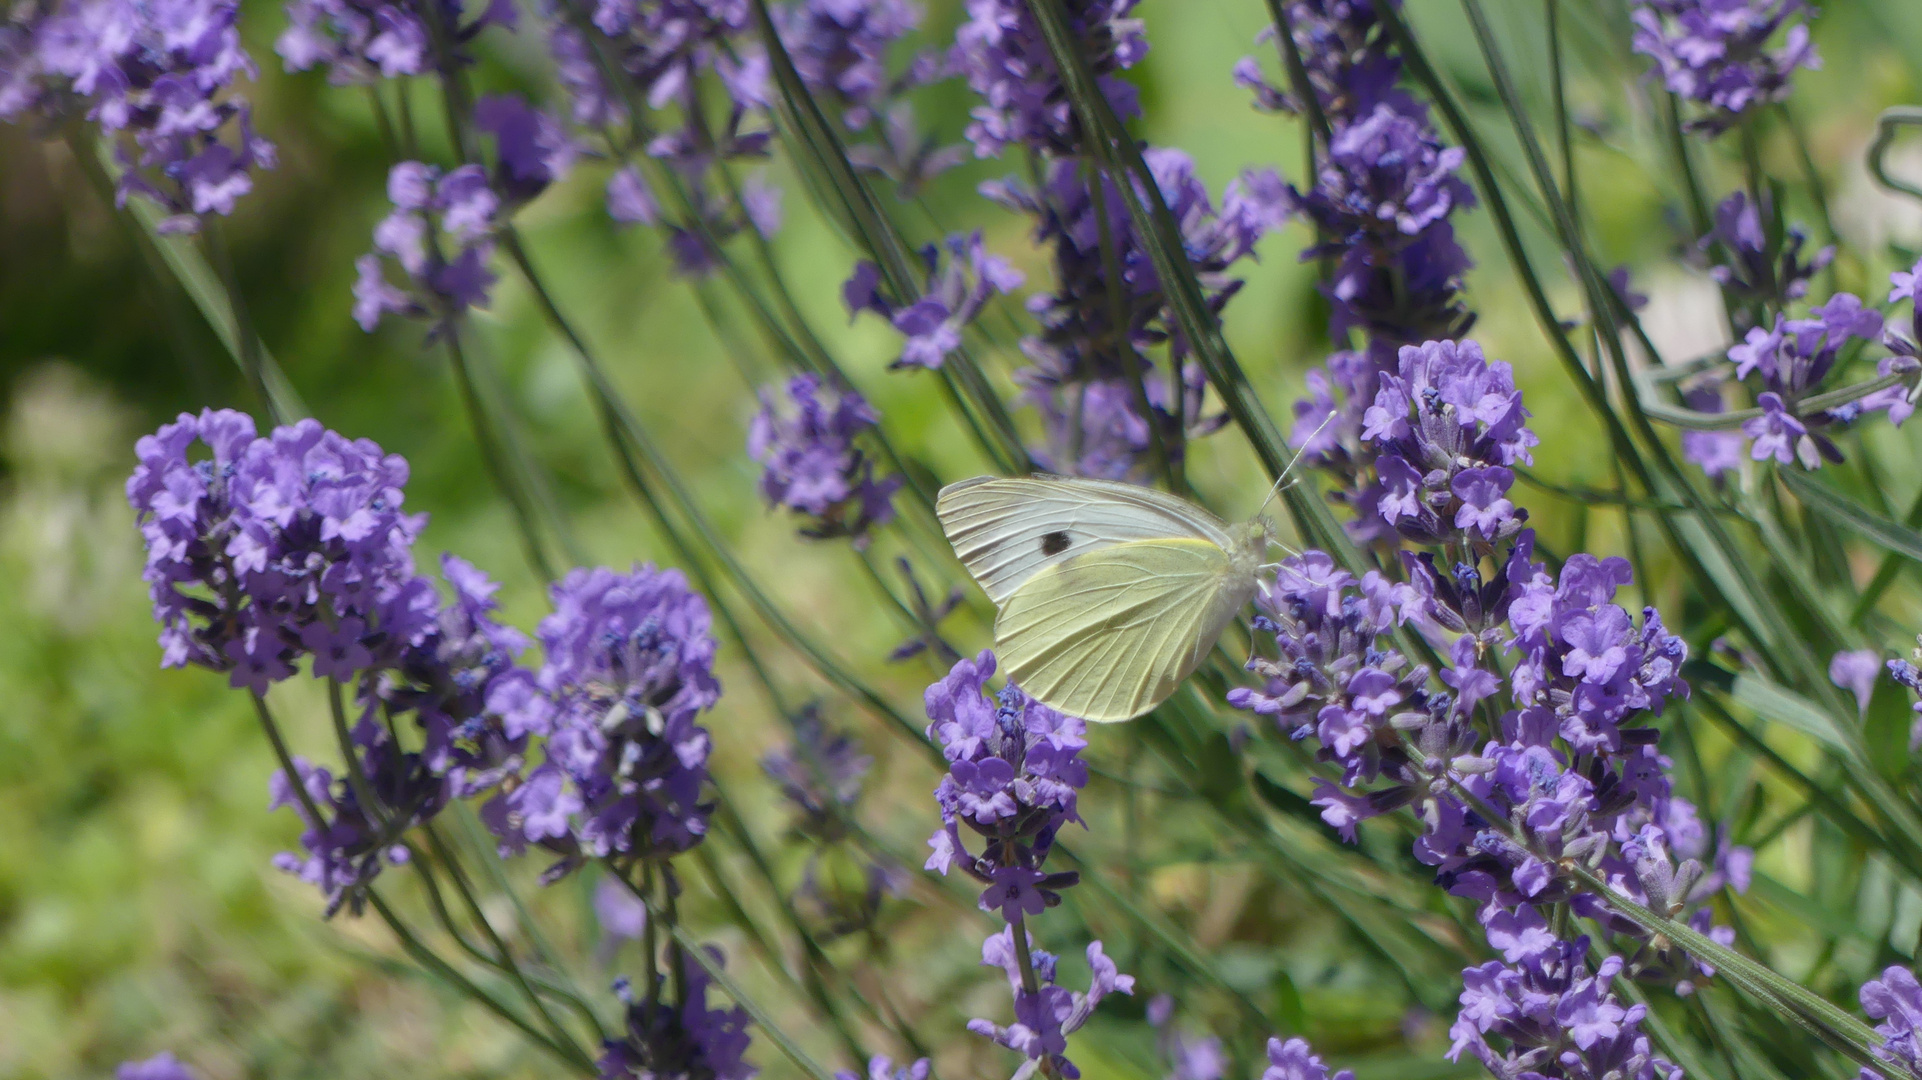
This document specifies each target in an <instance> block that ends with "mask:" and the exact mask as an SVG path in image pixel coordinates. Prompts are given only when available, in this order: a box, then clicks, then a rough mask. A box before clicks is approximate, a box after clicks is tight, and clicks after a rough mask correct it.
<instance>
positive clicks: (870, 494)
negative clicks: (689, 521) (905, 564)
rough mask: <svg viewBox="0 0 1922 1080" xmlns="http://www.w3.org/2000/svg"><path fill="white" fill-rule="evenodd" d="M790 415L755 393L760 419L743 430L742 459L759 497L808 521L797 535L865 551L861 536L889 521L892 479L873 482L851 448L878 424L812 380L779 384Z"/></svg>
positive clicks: (844, 396)
mask: <svg viewBox="0 0 1922 1080" xmlns="http://www.w3.org/2000/svg"><path fill="white" fill-rule="evenodd" d="M787 399H788V404H789V405H790V406H791V408H786V407H783V406H782V405H781V404H780V403H778V402H776V400H775V399H774V395H773V394H772V393H770V392H767V391H763V392H762V394H761V411H760V412H758V413H756V414H755V416H754V422H753V423H752V424H751V425H750V426H749V428H748V436H747V452H748V456H749V457H751V458H753V459H754V460H755V461H758V462H760V463H761V467H762V472H761V494H762V496H763V497H765V498H766V499H767V501H768V504H769V505H770V506H785V507H787V508H788V509H789V510H792V511H793V512H795V513H797V514H800V515H803V516H804V517H806V518H807V519H808V524H807V525H805V526H803V527H802V529H801V534H802V535H803V536H809V537H813V538H815V539H817V540H820V539H831V538H834V537H842V536H845V537H851V538H853V541H854V545H855V546H856V547H866V546H867V542H868V533H869V531H870V530H872V529H873V528H875V527H876V526H880V525H885V524H887V523H888V522H889V521H892V520H893V519H894V503H893V498H894V493H895V492H896V491H898V490H899V489H900V487H901V484H902V482H903V481H902V478H901V477H899V476H890V477H887V478H886V479H883V480H876V479H875V478H874V463H873V462H871V461H869V460H868V458H867V455H865V454H863V453H862V452H861V451H860V449H859V448H858V447H856V446H855V440H856V439H857V438H858V437H859V436H860V435H861V433H862V432H864V431H867V430H869V429H870V428H873V427H874V426H875V425H876V424H879V423H880V421H881V417H880V414H879V413H876V412H875V411H874V409H873V407H871V406H870V405H868V403H867V401H866V400H865V399H864V398H862V397H861V395H860V394H858V393H855V392H854V391H852V390H844V391H838V392H837V391H835V390H832V389H829V388H827V387H824V386H823V385H822V383H821V380H820V379H819V378H818V377H816V376H813V375H796V376H794V377H793V378H792V379H789V380H788V383H787Z"/></svg>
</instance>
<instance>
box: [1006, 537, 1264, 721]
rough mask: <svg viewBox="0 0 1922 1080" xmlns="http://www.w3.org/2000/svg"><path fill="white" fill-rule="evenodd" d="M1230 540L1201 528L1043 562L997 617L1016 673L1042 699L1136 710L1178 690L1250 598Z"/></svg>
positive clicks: (1112, 717)
mask: <svg viewBox="0 0 1922 1080" xmlns="http://www.w3.org/2000/svg"><path fill="white" fill-rule="evenodd" d="M1238 577H1239V575H1238V574H1237V572H1236V570H1235V568H1234V565H1233V560H1232V559H1231V558H1230V557H1229V554H1228V552H1227V551H1226V550H1224V549H1223V548H1222V546H1221V545H1219V544H1216V543H1214V542H1213V541H1210V540H1204V539H1199V538H1179V539H1168V538H1162V539H1156V540H1150V541H1130V542H1124V543H1118V544H1110V545H1108V546H1106V547H1102V548H1099V549H1096V550H1092V551H1089V552H1087V553H1085V554H1080V555H1075V556H1073V557H1070V558H1068V559H1065V560H1060V561H1057V562H1054V563H1052V564H1051V565H1049V566H1047V567H1045V568H1043V569H1042V570H1040V571H1039V572H1037V573H1035V574H1034V575H1033V576H1032V577H1030V578H1029V579H1028V580H1027V582H1026V583H1025V584H1023V585H1022V586H1021V587H1020V588H1019V589H1017V590H1015V592H1014V594H1013V595H1012V596H1011V597H1010V598H1009V600H1008V602H1007V603H1006V604H1004V605H1002V608H1001V615H1000V617H999V618H998V619H996V620H995V650H996V652H997V654H998V655H999V657H1000V659H1001V662H1002V663H1003V664H1004V665H1005V670H1006V671H1007V672H1008V677H1009V679H1011V680H1012V681H1013V682H1014V683H1015V684H1016V685H1018V686H1020V687H1021V688H1022V689H1023V690H1025V691H1027V692H1028V693H1029V694H1030V695H1032V696H1033V697H1035V698H1036V699H1038V700H1040V701H1041V702H1042V703H1044V704H1046V705H1048V706H1050V707H1052V708H1054V709H1057V710H1059V711H1061V712H1064V713H1067V714H1069V715H1071V716H1079V717H1082V718H1084V719H1088V720H1095V721H1103V722H1107V721H1116V720H1129V719H1132V718H1134V717H1136V716H1139V715H1141V714H1142V713H1144V712H1147V711H1148V710H1149V709H1152V708H1154V707H1155V706H1156V705H1157V704H1159V703H1160V702H1161V701H1162V700H1163V699H1165V698H1167V696H1168V695H1169V694H1172V693H1173V692H1174V690H1175V688H1176V687H1177V686H1179V685H1180V684H1181V680H1183V679H1185V678H1187V677H1188V675H1189V674H1191V673H1192V672H1193V671H1194V669H1195V667H1196V666H1197V665H1198V664H1199V663H1200V662H1201V659H1202V658H1203V657H1204V656H1206V655H1207V652H1208V650H1209V649H1210V648H1212V647H1213V645H1214V642H1215V639H1216V637H1218V636H1219V635H1220V633H1221V631H1222V628H1223V627H1225V626H1226V625H1227V623H1228V620H1230V619H1232V618H1233V617H1234V615H1235V613H1236V612H1237V611H1239V610H1240V609H1241V607H1242V605H1244V604H1246V603H1247V602H1248V600H1249V598H1250V597H1252V596H1253V594H1254V582H1253V580H1252V578H1249V579H1248V580H1247V581H1245V582H1243V581H1241V580H1238Z"/></svg>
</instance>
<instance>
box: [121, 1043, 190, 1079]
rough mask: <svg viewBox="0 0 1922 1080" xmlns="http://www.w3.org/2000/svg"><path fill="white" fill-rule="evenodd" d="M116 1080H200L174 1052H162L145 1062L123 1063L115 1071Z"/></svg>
mask: <svg viewBox="0 0 1922 1080" xmlns="http://www.w3.org/2000/svg"><path fill="white" fill-rule="evenodd" d="M113 1076H114V1080H199V1076H198V1074H197V1073H195V1072H194V1071H193V1070H192V1069H189V1068H188V1067H187V1066H186V1064H185V1063H184V1062H182V1061H181V1060H180V1059H179V1058H176V1057H174V1055H173V1051H171V1050H162V1051H161V1052H160V1053H158V1054H155V1055H154V1056H153V1057H150V1058H147V1059H146V1060H144V1061H123V1062H121V1063H120V1067H119V1068H116V1069H115V1070H114V1071H113Z"/></svg>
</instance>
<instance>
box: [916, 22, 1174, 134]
mask: <svg viewBox="0 0 1922 1080" xmlns="http://www.w3.org/2000/svg"><path fill="white" fill-rule="evenodd" d="M1138 2H1139V0H1068V2H1067V3H1066V4H1064V5H1063V7H1064V10H1065V12H1066V14H1067V17H1068V23H1069V30H1070V32H1071V33H1072V34H1073V35H1074V37H1075V40H1076V41H1077V42H1078V43H1079V44H1080V46H1081V48H1082V50H1083V52H1084V55H1085V56H1086V57H1087V59H1088V65H1089V67H1090V68H1091V69H1092V71H1093V73H1094V77H1095V82H1096V85H1097V86H1098V87H1099V89H1100V91H1101V93H1102V95H1103V96H1104V97H1106V98H1107V99H1108V103H1109V104H1110V105H1111V106H1112V107H1113V108H1114V111H1115V115H1117V116H1119V117H1120V118H1121V119H1122V120H1123V121H1124V122H1125V121H1127V120H1129V119H1132V118H1133V117H1135V116H1138V115H1140V112H1141V106H1140V103H1139V100H1138V97H1137V95H1136V93H1135V88H1134V86H1133V85H1131V84H1130V83H1128V82H1126V81H1124V80H1123V79H1121V78H1120V77H1119V76H1118V73H1119V72H1120V71H1122V70H1124V69H1126V68H1130V67H1133V66H1134V65H1135V64H1136V63H1138V62H1140V60H1141V58H1142V57H1144V56H1146V55H1147V54H1148V38H1147V35H1146V34H1144V33H1143V31H1142V27H1141V21H1140V20H1139V19H1131V18H1129V17H1128V14H1129V12H1131V11H1133V10H1134V8H1135V5H1136V4H1137V3H1138ZM967 12H968V21H967V22H965V23H963V24H962V25H961V27H960V28H959V29H957V30H956V31H955V32H954V52H953V54H952V55H951V56H950V58H949V63H950V64H951V65H952V66H953V68H954V70H955V71H956V72H958V73H959V74H961V75H963V76H964V77H966V78H967V80H968V86H969V88H970V89H972V90H973V91H974V92H975V93H976V94H977V95H979V96H980V98H981V104H979V105H977V106H975V108H974V110H973V115H974V122H973V123H971V124H969V125H968V131H967V136H968V141H969V142H971V143H973V144H974V153H975V156H976V157H983V158H991V157H1000V156H1001V152H1002V151H1003V150H1004V149H1006V148H1007V147H1008V145H1009V144H1017V145H1022V146H1026V147H1028V148H1029V149H1031V150H1034V151H1036V152H1038V153H1042V154H1049V155H1069V156H1072V155H1074V154H1076V153H1079V152H1080V150H1081V138H1082V134H1081V130H1080V123H1079V121H1078V120H1076V118H1075V115H1074V109H1073V108H1072V106H1071V105H1070V104H1069V101H1068V94H1067V90H1066V88H1065V87H1063V86H1062V83H1061V75H1060V72H1059V71H1057V70H1056V68H1055V63H1054V57H1053V54H1051V53H1050V52H1049V51H1048V44H1047V41H1046V39H1045V38H1043V37H1042V34H1041V26H1040V24H1039V23H1037V22H1036V21H1035V18H1034V15H1033V14H1032V13H1031V12H1029V10H1028V8H1027V5H1026V4H1024V3H1021V2H1020V0H968V4H967Z"/></svg>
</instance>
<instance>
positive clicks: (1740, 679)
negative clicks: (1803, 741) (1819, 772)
mask: <svg viewBox="0 0 1922 1080" xmlns="http://www.w3.org/2000/svg"><path fill="white" fill-rule="evenodd" d="M1730 696H1731V697H1733V698H1734V699H1735V700H1736V701H1739V702H1741V703H1742V704H1744V705H1746V706H1748V707H1749V708H1751V709H1754V710H1755V712H1756V713H1757V714H1758V715H1760V716H1761V717H1762V718H1763V719H1765V720H1772V721H1774V722H1776V723H1778V724H1782V725H1784V726H1786V727H1791V728H1794V729H1795V730H1797V731H1799V732H1801V733H1802V734H1804V735H1807V736H1808V737H1809V738H1811V739H1814V740H1815V741H1817V742H1819V743H1821V744H1823V745H1824V746H1827V747H1830V748H1831V749H1834V750H1838V751H1840V752H1842V753H1844V754H1850V755H1853V754H1855V753H1856V752H1857V750H1856V746H1855V743H1854V741H1853V740H1851V739H1849V738H1848V737H1847V735H1846V734H1845V733H1843V732H1842V731H1839V730H1838V729H1837V726H1836V723H1835V721H1834V720H1833V719H1832V718H1831V717H1830V716H1829V714H1827V713H1825V712H1823V711H1822V710H1821V709H1820V708H1818V707H1816V705H1815V704H1814V703H1813V702H1811V701H1809V699H1807V698H1805V697H1803V696H1801V695H1800V694H1797V693H1795V692H1794V691H1792V690H1787V689H1784V688H1783V687H1782V686H1780V685H1778V684H1776V683H1772V682H1770V681H1769V680H1767V679H1764V678H1762V677H1761V676H1759V675H1737V676H1736V677H1735V686H1734V690H1733V692H1732V693H1731V695H1730Z"/></svg>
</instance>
